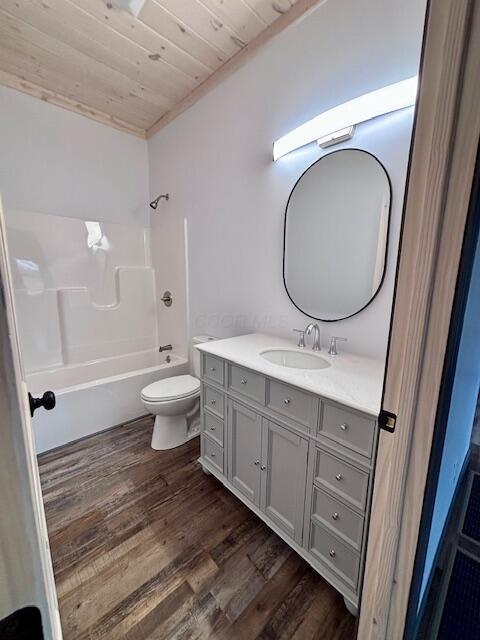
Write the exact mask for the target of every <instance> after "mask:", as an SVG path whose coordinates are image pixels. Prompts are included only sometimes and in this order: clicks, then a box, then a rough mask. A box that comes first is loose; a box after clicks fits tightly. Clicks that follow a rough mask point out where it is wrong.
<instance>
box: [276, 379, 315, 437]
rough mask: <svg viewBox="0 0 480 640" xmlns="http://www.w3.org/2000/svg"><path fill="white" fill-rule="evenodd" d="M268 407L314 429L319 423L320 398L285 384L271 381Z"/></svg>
mask: <svg viewBox="0 0 480 640" xmlns="http://www.w3.org/2000/svg"><path fill="white" fill-rule="evenodd" d="M267 405H268V407H269V408H270V409H273V410H274V411H276V412H277V413H281V414H282V415H284V416H287V417H288V418H292V420H296V421H297V422H300V423H301V424H304V425H305V426H307V427H314V426H315V424H316V422H317V414H318V398H316V397H315V396H312V395H310V394H309V393H306V392H305V391H300V389H295V388H294V387H291V386H290V385H288V384H284V383H283V382H276V381H275V380H270V381H269V386H268V401H267Z"/></svg>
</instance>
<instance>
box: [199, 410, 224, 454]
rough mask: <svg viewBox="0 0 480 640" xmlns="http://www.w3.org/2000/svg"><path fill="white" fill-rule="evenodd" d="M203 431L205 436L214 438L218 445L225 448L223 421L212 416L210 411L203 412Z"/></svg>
mask: <svg viewBox="0 0 480 640" xmlns="http://www.w3.org/2000/svg"><path fill="white" fill-rule="evenodd" d="M202 430H203V432H204V433H205V435H208V437H209V438H212V439H213V440H215V442H217V444H219V445H220V446H221V447H223V437H224V435H223V433H224V428H223V420H220V419H219V418H216V417H214V416H212V415H211V414H210V413H209V412H208V411H203V413H202Z"/></svg>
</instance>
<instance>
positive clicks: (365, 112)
mask: <svg viewBox="0 0 480 640" xmlns="http://www.w3.org/2000/svg"><path fill="white" fill-rule="evenodd" d="M417 85H418V76H413V77H412V78H407V79H406V80H401V81H400V82H396V83H395V84H389V85H388V86H386V87H382V88H381V89H377V90H376V91H371V92H370V93H365V94H364V95H363V96H359V97H358V98H353V100H349V101H348V102H344V103H343V104H340V105H338V106H337V107H333V109H329V110H328V111H324V112H323V113H321V114H319V115H318V116H316V117H315V118H313V119H312V120H309V121H308V122H305V124H302V125H300V126H299V127H297V128H296V129H294V130H293V131H290V133H287V135H286V136H283V138H280V139H279V140H276V141H275V142H274V143H273V159H274V160H278V159H279V158H281V157H282V156H284V155H286V154H287V153H290V151H294V150H295V149H298V148H299V147H303V146H304V145H306V144H310V142H314V141H315V140H320V139H322V138H325V137H327V138H332V137H333V135H334V134H336V133H337V132H339V133H340V131H341V130H342V129H348V128H350V127H352V126H354V125H356V124H358V123H360V122H366V121H367V120H371V119H372V118H376V117H377V116H381V115H384V114H386V113H391V112H392V111H398V110H399V109H404V108H405V107H411V106H412V105H414V104H415V99H416V95H417ZM338 142H340V140H338ZM332 144H333V143H332Z"/></svg>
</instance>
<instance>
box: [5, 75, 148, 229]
mask: <svg viewBox="0 0 480 640" xmlns="http://www.w3.org/2000/svg"><path fill="white" fill-rule="evenodd" d="M0 140H1V153H0V193H1V195H2V199H3V208H4V211H7V212H9V211H15V210H24V211H35V212H38V213H48V214H53V215H60V216H70V217H74V218H82V219H86V220H99V221H107V220H108V221H110V222H120V223H124V224H139V223H140V224H148V223H149V208H148V202H147V201H146V198H147V194H148V158H147V145H146V142H145V140H141V139H139V138H135V137H134V136H131V135H128V134H126V133H122V132H121V131H117V130H116V129H112V128H111V127H106V126H105V125H102V124H100V123H98V122H94V121H93V120H89V119H88V118H85V117H83V116H80V115H78V114H76V113H71V112H70V111H66V110H65V109H60V108H59V107H56V106H53V105H51V104H48V103H46V102H42V101H41V100H38V99H37V98H33V97H31V96H27V95H25V94H23V93H20V92H18V91H14V90H13V89H7V88H5V87H0Z"/></svg>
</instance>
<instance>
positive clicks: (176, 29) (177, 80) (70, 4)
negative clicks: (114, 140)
mask: <svg viewBox="0 0 480 640" xmlns="http://www.w3.org/2000/svg"><path fill="white" fill-rule="evenodd" d="M296 1H297V0H146V2H145V4H144V5H143V8H142V9H141V11H140V13H139V15H138V17H134V16H133V15H131V14H130V13H128V12H126V11H123V10H120V9H118V8H117V7H116V6H115V4H114V0H0V84H4V85H7V86H10V87H14V88H16V89H19V90H21V91H24V92H26V93H30V94H33V95H36V96H37V97H39V98H41V99H43V100H46V101H48V102H53V103H55V104H58V105H60V106H63V107H65V108H67V109H70V110H73V111H77V112H80V113H83V114H84V115H87V116H89V117H91V118H94V119H97V120H100V121H102V122H104V123H106V124H109V125H111V126H114V127H117V128H120V129H123V130H125V131H129V132H130V133H134V134H136V135H139V136H141V137H145V136H146V135H148V133H149V132H150V133H151V132H153V131H156V130H158V129H159V128H160V127H161V126H162V124H163V123H165V122H167V121H170V120H171V119H172V117H173V116H174V115H176V114H178V113H180V112H181V111H182V110H184V109H185V108H187V107H188V106H189V104H191V103H192V102H193V101H194V100H195V99H196V97H198V96H200V95H203V93H204V92H205V90H207V89H208V88H210V87H211V86H213V85H214V84H216V77H217V76H218V77H219V79H221V77H222V76H224V75H225V69H228V68H229V67H231V68H233V67H236V66H237V65H235V64H232V63H233V61H235V60H237V58H239V57H240V55H239V54H242V55H244V54H246V53H247V52H248V51H249V50H250V49H252V48H255V46H256V44H257V43H258V45H259V44H261V43H262V42H263V41H265V40H266V39H268V37H267V34H272V35H275V33H276V32H278V31H279V30H280V28H279V26H277V24H274V23H277V21H278V23H282V28H283V26H286V25H287V23H290V22H291V21H292V19H295V18H296V17H298V15H299V14H300V13H303V12H304V11H306V10H307V9H308V8H310V7H311V6H313V5H314V4H315V2H314V1H312V0H310V1H308V0H299V1H298V2H297V5H296V6H294V5H295V2H296ZM300 5H302V6H300ZM269 37H270V36H269ZM247 44H249V47H247V48H246V45H247Z"/></svg>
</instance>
